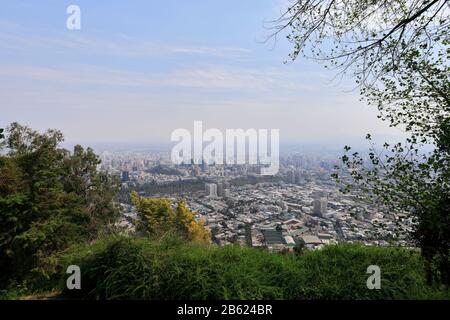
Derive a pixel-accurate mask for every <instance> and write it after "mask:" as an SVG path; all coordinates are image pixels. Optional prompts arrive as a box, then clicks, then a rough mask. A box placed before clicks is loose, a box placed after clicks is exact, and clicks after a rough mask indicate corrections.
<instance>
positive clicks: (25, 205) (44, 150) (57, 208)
mask: <svg viewBox="0 0 450 320" xmlns="http://www.w3.org/2000/svg"><path fill="white" fill-rule="evenodd" d="M62 140H63V135H62V134H61V133H60V132H59V131H56V130H48V131H47V132H45V133H39V132H37V131H34V130H32V129H30V128H28V127H25V126H21V125H19V124H18V123H12V124H11V125H10V126H9V128H7V131H6V139H5V140H4V141H3V142H2V143H1V149H2V153H3V155H2V156H0V273H1V276H0V277H1V281H0V282H1V283H2V285H7V284H8V280H11V279H17V280H22V279H30V278H32V275H33V273H32V271H37V270H38V269H39V268H40V267H42V263H43V262H44V260H45V259H46V258H48V257H49V256H51V255H52V254H54V253H56V252H59V251H61V250H64V249H65V248H67V247H68V246H69V245H70V244H73V243H76V242H81V241H88V240H92V239H95V238H96V237H97V235H98V233H99V232H100V231H101V230H102V229H105V228H106V227H107V226H108V225H110V224H111V223H112V222H114V221H115V219H116V218H117V217H118V209H117V208H116V205H115V195H116V191H117V186H118V183H117V181H116V180H115V179H114V178H113V177H111V176H109V175H107V174H105V173H102V172H98V171H97V169H96V167H97V165H98V164H99V163H100V160H99V159H98V157H97V156H96V155H95V154H94V153H93V151H92V150H91V149H89V148H88V149H87V150H84V149H83V148H82V147H81V146H75V148H74V151H73V152H72V153H71V152H69V151H67V150H65V149H63V148H60V147H59V143H60V142H61V141H62Z"/></svg>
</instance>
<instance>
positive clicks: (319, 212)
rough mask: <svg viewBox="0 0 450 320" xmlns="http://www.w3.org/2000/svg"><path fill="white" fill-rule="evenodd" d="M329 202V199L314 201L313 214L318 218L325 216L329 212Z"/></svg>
mask: <svg viewBox="0 0 450 320" xmlns="http://www.w3.org/2000/svg"><path fill="white" fill-rule="evenodd" d="M327 205H328V200H327V198H318V199H315V200H314V208H313V213H314V214H315V215H316V216H320V217H321V216H323V214H324V213H326V212H327Z"/></svg>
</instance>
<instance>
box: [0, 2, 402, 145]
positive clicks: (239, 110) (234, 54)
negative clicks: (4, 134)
mask: <svg viewBox="0 0 450 320" xmlns="http://www.w3.org/2000/svg"><path fill="white" fill-rule="evenodd" d="M284 3H285V1H281V0H226V1H225V0H222V1H211V0H183V1H181V0H177V1H173V0H169V1H167V0H165V1H162V0H161V1H149V0H146V1H145V0H142V1H138V0H133V1H111V0H101V1H100V0H86V1H62V0H53V1H49V0H40V1H32V0H29V1H20V0H9V1H2V2H1V5H0V6H1V8H0V126H5V125H6V124H8V123H10V122H12V121H18V122H20V123H23V124H27V125H30V126H32V127H33V128H37V129H45V128H49V127H51V128H58V129H60V130H62V131H63V133H64V134H65V136H66V139H67V140H68V141H69V142H74V143H83V144H86V143H94V142H108V143H114V142H118V143H131V142H133V143H149V144H152V143H169V142H170V134H171V132H172V131H173V130H174V129H176V128H187V129H189V130H192V127H193V121H194V120H202V121H203V124H204V127H206V128H210V127H214V128H219V129H225V128H244V129H246V128H267V129H271V128H278V129H280V136H281V140H282V142H289V143H293V142H294V143H295V142H299V143H316V142H317V143H322V144H329V143H345V142H346V141H347V140H348V141H350V142H352V141H356V140H358V139H360V138H361V137H363V136H364V135H365V134H366V133H367V132H373V133H375V134H379V135H383V136H384V135H391V134H394V135H395V134H398V133H399V131H398V129H394V130H393V129H390V130H389V129H388V128H387V125H386V124H384V123H382V122H380V121H379V120H378V119H377V118H376V112H375V110H373V108H371V107H367V106H365V105H364V104H362V103H360V102H358V92H357V91H351V89H352V88H353V84H352V82H351V81H341V82H338V81H334V82H333V81H331V80H332V78H333V76H334V75H335V74H334V73H333V72H330V71H326V70H325V69H323V67H322V66H320V65H317V64H314V63H312V62H308V61H303V60H299V61H296V62H294V63H288V64H284V63H283V61H285V60H287V59H288V53H289V52H290V49H291V45H290V44H289V43H287V41H286V40H285V39H284V38H279V39H278V41H277V42H276V43H274V42H273V41H269V42H267V43H264V40H265V39H266V37H267V36H268V35H269V34H270V33H271V31H270V30H268V29H266V28H265V27H264V26H265V23H264V22H266V21H269V20H271V19H274V18H276V17H277V16H278V15H279V13H280V10H281V9H282V8H283V4H284ZM70 4H77V5H79V6H80V8H81V30H68V29H67V28H66V19H67V17H68V14H67V13H66V8H67V7H68V6H69V5H70Z"/></svg>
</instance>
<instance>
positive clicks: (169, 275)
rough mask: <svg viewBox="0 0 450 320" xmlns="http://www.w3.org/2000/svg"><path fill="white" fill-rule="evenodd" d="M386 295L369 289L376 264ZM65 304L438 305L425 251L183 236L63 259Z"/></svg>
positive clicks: (112, 242) (101, 247)
mask: <svg viewBox="0 0 450 320" xmlns="http://www.w3.org/2000/svg"><path fill="white" fill-rule="evenodd" d="M70 264H76V265H79V266H80V268H81V274H82V277H81V279H82V288H81V290H71V291H69V290H65V289H64V288H65V279H66V277H67V275H66V274H65V272H64V271H65V270H66V267H67V266H68V265H70ZM372 264H375V265H378V266H379V267H380V268H381V289H380V290H369V289H368V288H367V286H366V281H367V278H368V277H369V276H370V274H367V273H366V270H367V267H368V266H369V265H372ZM58 269H59V270H61V278H60V281H59V288H60V290H61V291H62V292H63V296H64V297H65V298H86V299H426V298H429V299H436V298H446V299H448V298H449V294H448V292H445V291H444V290H439V289H438V288H431V287H429V286H427V285H426V283H425V277H424V274H425V273H424V265H423V260H422V258H421V256H420V254H419V253H418V252H417V251H414V250H409V249H401V248H380V247H363V246H360V245H355V244H353V245H350V244H346V245H334V246H327V247H325V248H324V249H322V250H319V251H308V252H305V253H303V254H302V255H296V254H281V253H270V252H268V251H265V250H260V249H255V248H250V247H239V246H225V247H218V246H208V245H202V244H193V243H187V242H185V241H182V240H179V239H177V238H176V237H166V238H165V239H163V240H159V241H151V240H148V239H145V238H129V237H121V236H119V237H110V238H106V239H103V240H99V241H97V242H96V243H95V244H93V245H89V246H77V247H73V248H72V249H71V250H69V251H68V252H67V253H66V254H64V255H63V256H62V257H61V259H60V260H59V265H58Z"/></svg>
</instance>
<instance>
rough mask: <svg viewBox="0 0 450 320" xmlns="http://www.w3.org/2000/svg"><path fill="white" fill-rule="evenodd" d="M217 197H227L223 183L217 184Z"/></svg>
mask: <svg viewBox="0 0 450 320" xmlns="http://www.w3.org/2000/svg"><path fill="white" fill-rule="evenodd" d="M217 195H218V196H219V197H223V196H224V195H225V186H224V185H223V182H218V183H217Z"/></svg>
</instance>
